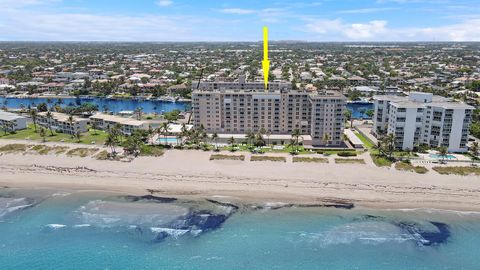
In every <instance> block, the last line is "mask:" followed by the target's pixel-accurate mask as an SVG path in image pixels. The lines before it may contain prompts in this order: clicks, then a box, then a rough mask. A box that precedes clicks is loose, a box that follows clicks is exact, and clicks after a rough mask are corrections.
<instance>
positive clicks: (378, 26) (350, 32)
mask: <svg viewBox="0 0 480 270" xmlns="http://www.w3.org/2000/svg"><path fill="white" fill-rule="evenodd" d="M386 25H387V22H386V21H370V22H368V23H353V24H347V23H344V22H342V21H341V20H340V19H336V20H316V21H312V22H310V23H308V24H307V25H306V29H307V31H310V32H313V33H318V34H322V35H325V34H329V35H332V34H333V35H338V34H340V35H341V36H343V37H346V38H348V39H351V40H366V39H371V38H374V37H376V36H377V35H378V34H382V33H385V32H386V31H387V29H386Z"/></svg>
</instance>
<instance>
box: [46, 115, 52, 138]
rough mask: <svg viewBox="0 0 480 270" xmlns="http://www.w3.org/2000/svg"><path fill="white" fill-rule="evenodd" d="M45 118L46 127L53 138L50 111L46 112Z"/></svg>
mask: <svg viewBox="0 0 480 270" xmlns="http://www.w3.org/2000/svg"><path fill="white" fill-rule="evenodd" d="M45 116H46V117H47V127H48V129H49V130H50V135H52V136H53V130H52V123H51V121H52V119H53V114H52V112H51V111H47V114H46V115H45Z"/></svg>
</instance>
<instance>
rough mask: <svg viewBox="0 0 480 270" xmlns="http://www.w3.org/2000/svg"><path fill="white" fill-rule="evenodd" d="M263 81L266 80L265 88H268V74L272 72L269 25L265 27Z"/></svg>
mask: <svg viewBox="0 0 480 270" xmlns="http://www.w3.org/2000/svg"><path fill="white" fill-rule="evenodd" d="M262 69H263V81H264V82H265V90H267V89H268V74H269V73H270V61H269V60H268V27H266V26H264V27H263V61H262Z"/></svg>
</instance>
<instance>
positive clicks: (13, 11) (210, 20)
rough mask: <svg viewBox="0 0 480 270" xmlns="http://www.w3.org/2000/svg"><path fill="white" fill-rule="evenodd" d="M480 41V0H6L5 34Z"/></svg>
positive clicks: (1, 0) (1, 28) (1, 4)
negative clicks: (265, 33) (265, 28)
mask: <svg viewBox="0 0 480 270" xmlns="http://www.w3.org/2000/svg"><path fill="white" fill-rule="evenodd" d="M263 26H268V27H269V36H270V40H302V41H345V42H349V41H365V42H368V41H480V0H316V1H315V0H313V1H306V0H300V1H293V0H236V1H235V0H130V1H125V0H123V1H122V0H0V41H259V40H261V39H262V27H263Z"/></svg>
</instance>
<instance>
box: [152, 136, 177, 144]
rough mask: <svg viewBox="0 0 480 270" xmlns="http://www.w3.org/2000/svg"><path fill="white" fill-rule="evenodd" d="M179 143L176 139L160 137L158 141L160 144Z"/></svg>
mask: <svg viewBox="0 0 480 270" xmlns="http://www.w3.org/2000/svg"><path fill="white" fill-rule="evenodd" d="M177 142H178V140H177V138H174V137H167V138H165V137H159V138H158V139H157V143H160V144H174V143H175V144H176V143H177Z"/></svg>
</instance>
